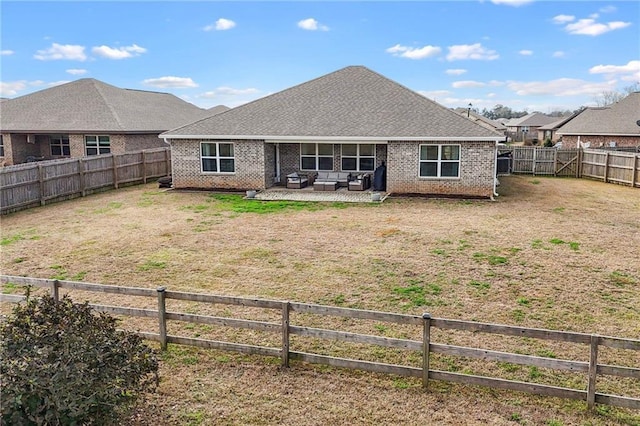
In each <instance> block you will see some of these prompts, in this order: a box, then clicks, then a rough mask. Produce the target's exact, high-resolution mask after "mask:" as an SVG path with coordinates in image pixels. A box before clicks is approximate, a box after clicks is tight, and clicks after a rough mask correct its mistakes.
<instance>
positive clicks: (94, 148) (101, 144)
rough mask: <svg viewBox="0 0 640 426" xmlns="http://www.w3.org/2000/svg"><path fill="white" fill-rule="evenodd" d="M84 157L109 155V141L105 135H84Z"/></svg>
mask: <svg viewBox="0 0 640 426" xmlns="http://www.w3.org/2000/svg"><path fill="white" fill-rule="evenodd" d="M84 149H85V152H86V155H100V154H111V139H110V138H109V136H106V135H85V137H84Z"/></svg>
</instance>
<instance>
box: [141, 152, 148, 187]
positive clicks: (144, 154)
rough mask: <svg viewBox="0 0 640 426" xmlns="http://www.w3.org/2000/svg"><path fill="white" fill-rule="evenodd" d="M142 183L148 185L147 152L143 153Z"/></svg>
mask: <svg viewBox="0 0 640 426" xmlns="http://www.w3.org/2000/svg"><path fill="white" fill-rule="evenodd" d="M142 183H147V152H146V151H142Z"/></svg>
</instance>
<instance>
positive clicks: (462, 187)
mask: <svg viewBox="0 0 640 426" xmlns="http://www.w3.org/2000/svg"><path fill="white" fill-rule="evenodd" d="M422 144H427V145H428V144H432V145H439V144H459V145H460V177H459V178H455V179H452V178H447V179H434V178H421V177H419V176H418V175H419V149H420V148H419V146H420V145H422ZM387 152H388V155H387V191H388V192H392V193H396V194H427V195H431V194H432V195H436V194H439V195H450V196H475V197H491V196H492V194H493V184H494V173H495V143H494V142H413V141H407V142H404V141H393V142H389V144H388V146H387Z"/></svg>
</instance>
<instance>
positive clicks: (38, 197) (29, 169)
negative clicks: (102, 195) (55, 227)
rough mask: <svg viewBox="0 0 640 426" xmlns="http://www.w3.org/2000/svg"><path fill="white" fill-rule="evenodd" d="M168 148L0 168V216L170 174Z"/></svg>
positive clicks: (169, 151)
mask: <svg viewBox="0 0 640 426" xmlns="http://www.w3.org/2000/svg"><path fill="white" fill-rule="evenodd" d="M170 162H171V150H170V148H157V149H150V150H144V151H137V152H127V153H124V154H108V155H98V156H92V157H82V158H65V159H59V160H50V161H40V162H34V163H25V164H18V165H15V166H7V167H2V168H0V213H2V214H6V213H10V212H14V211H18V210H23V209H28V208H30V207H35V206H44V205H45V204H46V203H49V202H54V201H61V200H66V199H70V198H76V197H84V196H86V195H88V194H91V193H93V192H97V191H102V190H106V189H110V188H114V189H117V188H119V187H121V186H124V185H133V184H140V183H147V182H148V181H149V179H154V178H159V177H163V176H167V175H169V174H170V173H171V163H170Z"/></svg>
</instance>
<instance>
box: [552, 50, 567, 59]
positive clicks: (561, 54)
mask: <svg viewBox="0 0 640 426" xmlns="http://www.w3.org/2000/svg"><path fill="white" fill-rule="evenodd" d="M564 55H565V53H564V52H563V51H562V50H556V51H555V52H553V54H552V55H551V56H553V57H554V58H564Z"/></svg>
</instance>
